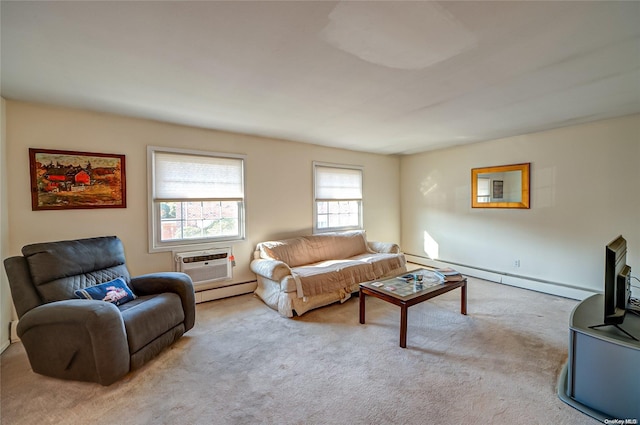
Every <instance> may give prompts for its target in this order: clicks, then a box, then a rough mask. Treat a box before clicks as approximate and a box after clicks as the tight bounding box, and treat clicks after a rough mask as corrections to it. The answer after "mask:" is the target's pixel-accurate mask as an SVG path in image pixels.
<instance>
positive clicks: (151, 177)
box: [147, 146, 247, 253]
mask: <svg viewBox="0 0 640 425" xmlns="http://www.w3.org/2000/svg"><path fill="white" fill-rule="evenodd" d="M156 153H168V154H179V155H186V156H193V157H198V156H199V157H211V158H222V159H237V160H240V161H241V164H242V165H241V166H242V189H243V194H242V198H241V199H240V200H239V201H238V204H239V205H238V233H239V234H238V235H233V236H221V237H203V238H193V239H185V238H182V239H174V240H170V241H164V242H163V241H162V238H161V232H162V227H161V222H162V220H161V204H162V202H168V200H162V201H158V200H156V199H155V177H156V169H155V155H156ZM246 159H247V156H246V155H243V154H230V153H220V152H210V151H201V150H193V149H180V148H167V147H160V146H147V201H148V235H149V252H151V253H152V252H162V251H173V250H176V249H180V248H185V247H187V248H190V249H199V248H207V247H212V246H216V245H217V244H219V243H222V244H224V245H229V243H233V242H242V241H244V240H245V239H246V220H245V217H246V207H247V195H246V192H247V191H246V162H247V161H246ZM172 201H175V202H179V203H185V202H194V201H195V202H197V201H205V202H208V201H211V202H217V201H229V199H227V198H203V199H188V198H182V199H180V198H178V199H175V200H172Z"/></svg>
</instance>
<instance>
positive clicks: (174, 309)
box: [105, 292, 184, 354]
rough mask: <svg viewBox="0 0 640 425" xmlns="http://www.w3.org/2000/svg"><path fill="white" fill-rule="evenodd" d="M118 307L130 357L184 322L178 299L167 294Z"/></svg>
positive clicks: (143, 296) (148, 297)
mask: <svg viewBox="0 0 640 425" xmlns="http://www.w3.org/2000/svg"><path fill="white" fill-rule="evenodd" d="M118 308H119V309H120V311H121V312H122V320H123V321H124V327H125V329H126V331H127V341H128V343H129V353H130V354H133V353H135V352H137V351H138V350H140V349H141V348H143V347H144V346H146V345H147V344H149V343H150V342H151V341H153V340H154V339H156V338H158V337H159V336H160V335H162V334H164V333H165V332H167V331H169V330H170V329H172V328H174V327H175V326H176V325H178V324H180V323H182V322H184V311H183V310H182V301H181V300H180V296H179V295H177V294H174V293H171V292H165V293H162V294H157V295H142V296H139V297H138V298H136V299H135V300H133V301H131V302H128V303H126V304H123V305H121V306H119V307H118ZM105 331H106V330H105Z"/></svg>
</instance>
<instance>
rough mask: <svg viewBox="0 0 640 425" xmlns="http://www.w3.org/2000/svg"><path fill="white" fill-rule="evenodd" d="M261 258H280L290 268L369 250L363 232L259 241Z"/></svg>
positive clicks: (343, 257) (337, 258) (346, 256)
mask: <svg viewBox="0 0 640 425" xmlns="http://www.w3.org/2000/svg"><path fill="white" fill-rule="evenodd" d="M259 249H260V257H261V258H270V259H275V260H280V261H282V262H284V263H286V264H287V265H289V267H297V266H301V265H305V264H314V263H318V262H321V261H326V260H333V259H335V260H343V259H346V258H349V257H353V256H354V255H358V254H364V253H367V252H369V249H368V245H367V240H366V237H365V233H364V232H363V231H355V232H345V233H326V234H320V235H313V236H301V237H297V238H293V239H285V240H282V241H270V242H262V243H261V244H259Z"/></svg>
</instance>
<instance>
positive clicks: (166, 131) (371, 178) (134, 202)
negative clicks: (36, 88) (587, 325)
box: [7, 101, 400, 283]
mask: <svg viewBox="0 0 640 425" xmlns="http://www.w3.org/2000/svg"><path fill="white" fill-rule="evenodd" d="M148 145H153V146H168V147H181V148H186V149H197V150H208V151H212V152H229V153H240V154H246V155H247V161H246V170H247V175H246V180H247V181H246V189H247V193H246V196H247V199H246V205H247V207H246V208H247V214H246V220H247V228H246V235H247V238H246V241H244V242H242V243H237V244H234V245H233V249H234V254H235V257H236V264H237V267H236V268H235V269H234V280H233V282H235V283H239V282H247V281H253V280H255V275H253V274H252V273H251V271H250V269H249V262H250V260H251V258H252V254H253V249H254V247H255V245H256V243H258V242H260V241H264V240H269V239H274V238H282V237H289V236H294V235H299V234H310V233H311V229H312V199H311V197H312V193H313V192H312V162H313V161H323V162H333V163H341V164H355V165H362V166H364V199H365V201H364V210H365V213H364V224H365V228H366V230H367V235H368V237H369V239H370V240H384V241H393V242H400V224H399V223H400V195H399V192H398V187H399V185H400V183H399V181H400V180H399V179H400V169H399V163H400V160H399V158H397V157H392V156H386V155H375V154H367V153H361V152H354V151H348V150H341V149H333V148H324V147H319V146H314V145H308V144H303V143H295V142H289V141H282V140H275V139H268V138H262V137H254V136H248V135H242V134H233V133H225V132H219V131H212V130H204V129H199V128H192V127H183V126H177V125H171V124H166V123H161V122H156V121H148V120H142V119H136V118H127V117H120V116H114V115H107V114H99V113H93V112H87V111H82V110H73V109H66V108H56V107H48V106H44V105H38V104H31V103H24V102H16V101H7V158H8V159H9V161H8V164H7V165H8V167H7V168H8V174H9V175H10V176H11V178H10V179H9V184H8V199H9V227H10V229H11V231H10V234H9V246H8V250H9V252H8V254H18V253H19V252H20V248H21V247H22V246H23V245H25V244H28V243H33V242H40V241H52V240H59V239H73V238H81V237H90V236H97V235H110V234H114V235H118V236H119V237H120V238H121V239H122V240H123V242H124V246H125V250H126V255H127V261H128V265H129V268H130V272H131V273H132V274H133V275H138V274H142V273H147V272H154V271H160V270H170V269H171V268H172V267H173V262H172V258H171V254H170V253H168V252H161V253H154V254H149V252H148V238H147V166H146V148H147V146H148ZM30 147H32V148H49V149H62V150H75V151H88V152H107V153H118V154H125V155H126V179H127V208H126V209H96V210H65V211H32V210H31V199H30V195H29V157H28V148H30Z"/></svg>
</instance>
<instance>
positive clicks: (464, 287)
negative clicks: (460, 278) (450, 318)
mask: <svg viewBox="0 0 640 425" xmlns="http://www.w3.org/2000/svg"><path fill="white" fill-rule="evenodd" d="M460 291H461V295H460V296H461V298H460V313H462V314H464V315H466V314H467V282H465V283H464V285H462V286H461V287H460Z"/></svg>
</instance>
